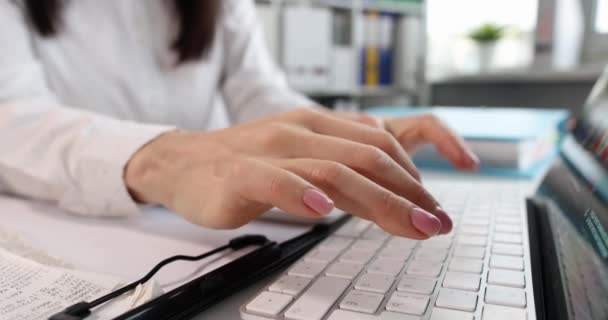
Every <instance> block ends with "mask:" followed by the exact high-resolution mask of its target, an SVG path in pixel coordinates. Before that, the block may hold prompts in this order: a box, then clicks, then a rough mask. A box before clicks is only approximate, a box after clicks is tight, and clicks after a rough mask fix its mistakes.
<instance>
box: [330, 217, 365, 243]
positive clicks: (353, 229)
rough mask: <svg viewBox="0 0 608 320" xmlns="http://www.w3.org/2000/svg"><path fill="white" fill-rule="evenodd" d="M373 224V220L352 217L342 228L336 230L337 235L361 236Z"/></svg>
mask: <svg viewBox="0 0 608 320" xmlns="http://www.w3.org/2000/svg"><path fill="white" fill-rule="evenodd" d="M371 225H372V222H371V221H367V220H363V219H359V218H351V219H350V220H348V222H346V223H345V224H344V225H343V226H342V227H340V229H338V230H336V232H335V235H337V236H343V237H349V238H356V237H358V236H360V235H361V234H362V233H363V232H364V231H365V230H367V228H369V226H371Z"/></svg>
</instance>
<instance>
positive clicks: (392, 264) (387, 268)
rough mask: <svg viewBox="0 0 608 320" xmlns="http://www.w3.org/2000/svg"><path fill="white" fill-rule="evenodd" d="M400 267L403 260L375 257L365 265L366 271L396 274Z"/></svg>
mask: <svg viewBox="0 0 608 320" xmlns="http://www.w3.org/2000/svg"><path fill="white" fill-rule="evenodd" d="M402 267H403V262H402V261H400V260H393V259H385V258H376V259H374V260H373V261H372V262H371V263H370V264H369V265H368V266H367V272H369V273H380V274H387V275H390V276H396V275H397V274H398V273H399V271H401V268H402Z"/></svg>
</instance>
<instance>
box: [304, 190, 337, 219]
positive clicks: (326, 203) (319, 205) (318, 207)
mask: <svg viewBox="0 0 608 320" xmlns="http://www.w3.org/2000/svg"><path fill="white" fill-rule="evenodd" d="M302 201H304V204H306V206H308V207H309V208H311V209H312V210H314V211H315V212H317V213H318V214H320V215H322V216H324V215H327V214H329V213H330V212H331V210H333V209H334V202H333V201H332V200H331V199H330V198H329V197H328V196H327V195H325V194H324V193H323V192H321V191H319V190H316V189H307V190H306V191H304V196H303V197H302Z"/></svg>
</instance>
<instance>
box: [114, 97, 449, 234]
mask: <svg viewBox="0 0 608 320" xmlns="http://www.w3.org/2000/svg"><path fill="white" fill-rule="evenodd" d="M419 179H420V176H419V173H418V171H417V169H416V168H415V166H414V165H413V164H412V162H411V160H410V158H409V157H408V155H407V153H406V151H405V150H404V148H403V147H402V146H401V145H400V143H399V142H398V141H397V139H395V137H394V136H393V135H391V134H390V133H388V132H387V131H386V130H383V129H378V128H374V127H371V126H367V125H363V124H360V123H356V122H353V121H349V120H345V119H341V118H340V117H338V116H336V115H333V114H331V113H326V112H323V111H319V110H313V109H300V110H296V111H292V112H288V113H284V114H279V115H276V116H272V117H268V118H264V119H261V120H258V121H255V122H250V123H246V124H243V125H239V126H235V127H231V128H228V129H223V130H218V131H211V132H179V131H176V132H170V133H166V134H164V135H162V136H160V137H158V138H157V139H155V140H153V141H152V142H150V143H149V144H148V145H146V146H144V147H143V148H142V149H140V150H139V151H138V152H137V153H136V154H135V155H134V156H133V157H132V158H131V160H130V161H129V163H128V164H127V167H126V169H125V181H126V184H127V187H128V188H129V190H130V191H131V193H132V194H133V196H134V197H135V198H137V199H138V200H139V201H141V202H144V203H154V204H162V205H164V206H166V207H167V208H170V209H172V210H174V211H176V212H178V213H179V214H181V215H183V216H184V217H185V218H186V219H188V220H190V221H192V222H194V223H197V224H201V225H204V226H208V227H212V228H234V227H238V226H241V225H243V224H245V223H247V222H249V221H251V220H252V219H254V218H256V217H257V216H259V215H260V214H262V213H264V212H265V211H267V210H268V209H270V208H272V207H278V208H280V209H282V210H284V211H286V212H289V213H291V214H295V215H301V216H306V217H319V216H322V215H325V214H327V213H329V212H330V211H331V210H332V208H333V207H334V202H335V205H336V206H337V207H339V208H341V209H343V210H345V211H348V212H350V213H352V214H354V215H357V216H359V217H361V218H363V219H367V220H371V221H374V222H375V223H376V224H378V225H379V226H380V227H381V228H383V229H384V230H386V231H387V232H390V233H392V234H395V235H400V236H405V237H410V238H415V239H426V238H428V237H430V236H434V235H436V234H438V233H448V232H449V231H450V230H451V228H452V222H451V220H450V218H449V216H448V215H447V214H446V213H445V212H444V211H443V210H442V209H441V207H440V206H439V204H438V203H437V201H436V200H435V199H434V198H433V197H432V196H431V195H430V194H429V193H428V192H427V191H426V190H425V189H424V187H423V186H422V185H421V184H420V181H419Z"/></svg>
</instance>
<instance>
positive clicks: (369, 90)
mask: <svg viewBox="0 0 608 320" xmlns="http://www.w3.org/2000/svg"><path fill="white" fill-rule="evenodd" d="M295 89H296V90H298V91H299V92H301V93H302V94H305V95H308V96H311V97H342V96H344V97H353V98H373V97H385V96H397V95H409V94H410V93H409V92H408V91H407V90H405V89H402V88H397V87H395V86H390V87H386V86H385V87H383V86H379V87H361V88H353V89H333V88H326V89H298V88H295Z"/></svg>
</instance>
